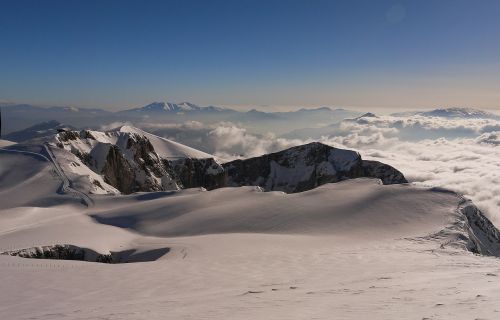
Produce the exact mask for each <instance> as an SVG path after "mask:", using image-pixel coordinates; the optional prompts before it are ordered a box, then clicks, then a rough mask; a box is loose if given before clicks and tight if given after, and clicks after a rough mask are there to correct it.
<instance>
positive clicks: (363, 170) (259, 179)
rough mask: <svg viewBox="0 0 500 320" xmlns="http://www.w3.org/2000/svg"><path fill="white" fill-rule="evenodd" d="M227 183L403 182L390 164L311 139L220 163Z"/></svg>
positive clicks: (268, 186)
mask: <svg viewBox="0 0 500 320" xmlns="http://www.w3.org/2000/svg"><path fill="white" fill-rule="evenodd" d="M223 167H224V169H225V170H226V172H227V185H228V186H243V185H253V186H260V187H262V188H264V189H265V190H267V191H271V190H279V191H284V192H288V193H293V192H301V191H306V190H310V189H313V188H316V187H317V186H320V185H322V184H325V183H331V182H338V181H341V180H345V179H352V178H360V177H370V178H379V179H381V180H382V182H383V183H384V184H394V183H406V182H407V181H406V179H405V178H404V176H403V174H402V173H401V172H399V171H398V170H396V169H394V168H393V167H391V166H389V165H386V164H383V163H380V162H377V161H364V160H362V159H361V156H360V155H359V154H358V153H357V152H355V151H351V150H343V149H338V148H334V147H330V146H328V145H325V144H322V143H319V142H313V143H309V144H306V145H302V146H298V147H293V148H290V149H287V150H284V151H280V152H276V153H271V154H267V155H263V156H260V157H256V158H251V159H245V160H236V161H232V162H229V163H225V164H223Z"/></svg>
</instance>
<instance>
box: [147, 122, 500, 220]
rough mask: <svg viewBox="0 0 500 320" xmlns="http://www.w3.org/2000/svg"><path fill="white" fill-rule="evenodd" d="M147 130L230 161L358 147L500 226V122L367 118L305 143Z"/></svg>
mask: <svg viewBox="0 0 500 320" xmlns="http://www.w3.org/2000/svg"><path fill="white" fill-rule="evenodd" d="M143 126H146V127H147V124H143ZM146 129H148V130H151V131H155V132H156V133H157V134H159V135H162V136H164V137H166V138H170V139H174V140H177V141H179V142H181V143H185V144H187V145H190V146H192V147H195V148H199V149H202V150H203V151H206V152H209V153H212V154H214V155H216V156H218V157H220V158H222V159H227V160H230V159H235V158H248V157H254V156H259V155H262V154H265V153H270V152H276V151H279V150H283V149H286V148H289V147H292V146H295V145H300V144H304V143H308V142H312V141H320V142H322V143H325V144H329V145H332V146H335V147H342V148H350V149H354V150H357V151H358V152H359V153H360V154H361V155H362V156H363V157H364V158H365V159H372V160H379V161H382V162H385V163H387V164H390V165H392V166H394V167H396V168H398V169H399V170H400V171H402V172H403V173H404V174H405V176H406V177H407V179H408V180H409V181H411V182H413V183H415V184H417V185H422V186H433V187H434V186H435V187H444V188H448V189H451V190H454V191H457V192H459V193H462V194H464V195H465V196H467V197H469V198H471V199H472V200H473V201H474V202H475V203H476V204H477V206H478V207H479V208H480V209H481V210H483V211H484V212H485V213H486V214H487V215H488V216H489V217H490V218H491V219H492V220H493V221H494V222H495V223H496V225H500V161H499V159H500V147H499V146H500V122H498V121H496V120H491V119H446V118H437V117H423V116H410V117H406V118H401V117H390V116H386V117H363V118H359V119H355V120H348V121H343V122H342V123H340V124H339V125H337V126H336V127H335V131H334V134H331V135H324V136H321V137H316V138H306V139H287V138H282V137H279V136H276V135H275V134H273V133H271V132H270V133H265V134H253V133H250V132H248V130H247V129H245V128H243V127H241V126H240V125H236V124H233V123H229V122H222V123H218V124H214V125H204V124H203V123H201V122H187V123H183V124H168V125H153V126H149V127H147V128H146Z"/></svg>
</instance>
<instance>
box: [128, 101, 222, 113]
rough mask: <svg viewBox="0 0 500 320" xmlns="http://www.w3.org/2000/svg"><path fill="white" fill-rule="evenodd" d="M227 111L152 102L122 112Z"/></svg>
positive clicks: (194, 105)
mask: <svg viewBox="0 0 500 320" xmlns="http://www.w3.org/2000/svg"><path fill="white" fill-rule="evenodd" d="M226 110H228V109H225V108H221V107H215V106H208V107H200V106H198V105H196V104H194V103H191V102H187V101H184V102H180V103H172V102H153V103H150V104H148V105H146V106H144V107H139V108H135V109H130V110H125V111H124V112H130V111H132V112H140V113H149V112H153V113H155V112H158V113H164V112H171V113H179V114H181V113H184V112H198V111H205V112H206V111H209V112H221V111H226Z"/></svg>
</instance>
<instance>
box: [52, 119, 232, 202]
mask: <svg viewBox="0 0 500 320" xmlns="http://www.w3.org/2000/svg"><path fill="white" fill-rule="evenodd" d="M55 145H56V146H57V147H59V148H60V149H64V150H66V151H69V152H70V153H71V154H72V155H74V156H75V157H76V159H73V160H72V161H73V162H75V163H79V165H78V166H66V168H69V169H70V170H72V171H73V172H74V173H78V171H80V167H81V166H86V167H88V168H89V169H90V170H92V171H93V172H95V173H96V174H98V175H100V176H102V177H103V179H104V182H105V183H106V184H107V185H110V186H113V187H114V188H116V189H118V190H120V191H121V192H124V193H131V192H136V191H160V190H178V189H180V188H185V187H192V185H191V183H192V181H191V180H190V179H191V178H192V175H188V174H186V173H185V171H186V170H187V169H186V166H187V167H189V168H190V170H191V171H196V170H203V173H197V174H198V175H203V176H204V177H206V178H205V179H204V182H205V183H206V184H207V185H208V186H212V185H213V187H217V186H218V182H217V179H215V178H214V179H213V180H210V179H209V178H213V177H215V176H217V174H222V173H223V169H222V167H221V166H220V165H219V164H218V163H217V161H216V160H214V157H213V156H212V155H209V154H207V153H204V152H201V151H198V150H195V149H193V148H190V147H187V146H184V145H182V144H179V143H177V142H174V141H170V140H167V139H164V138H160V137H158V136H155V135H153V134H149V133H147V132H144V131H142V130H140V129H138V128H134V127H130V126H122V127H119V128H116V129H114V130H110V131H106V132H100V131H91V130H83V131H80V132H77V131H67V132H61V133H59V134H57V135H56V137H55ZM187 159H189V161H187ZM183 177H185V179H182V178H183ZM94 180H95V181H97V180H96V179H94ZM208 180H210V181H208ZM95 181H92V183H93V184H94V185H96V186H97V187H101V188H102V189H104V190H107V189H109V188H108V187H107V186H105V185H102V183H100V182H99V181H98V182H97V183H96V182H95Z"/></svg>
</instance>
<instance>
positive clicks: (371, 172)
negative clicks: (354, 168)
mask: <svg viewBox="0 0 500 320" xmlns="http://www.w3.org/2000/svg"><path fill="white" fill-rule="evenodd" d="M362 166H363V176H364V177H371V178H378V179H380V180H382V183H383V184H397V183H407V182H408V181H406V178H405V177H404V176H403V174H402V173H401V172H399V171H398V170H396V169H395V168H393V167H391V166H390V165H387V164H385V163H382V162H378V161H370V160H363V163H362Z"/></svg>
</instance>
